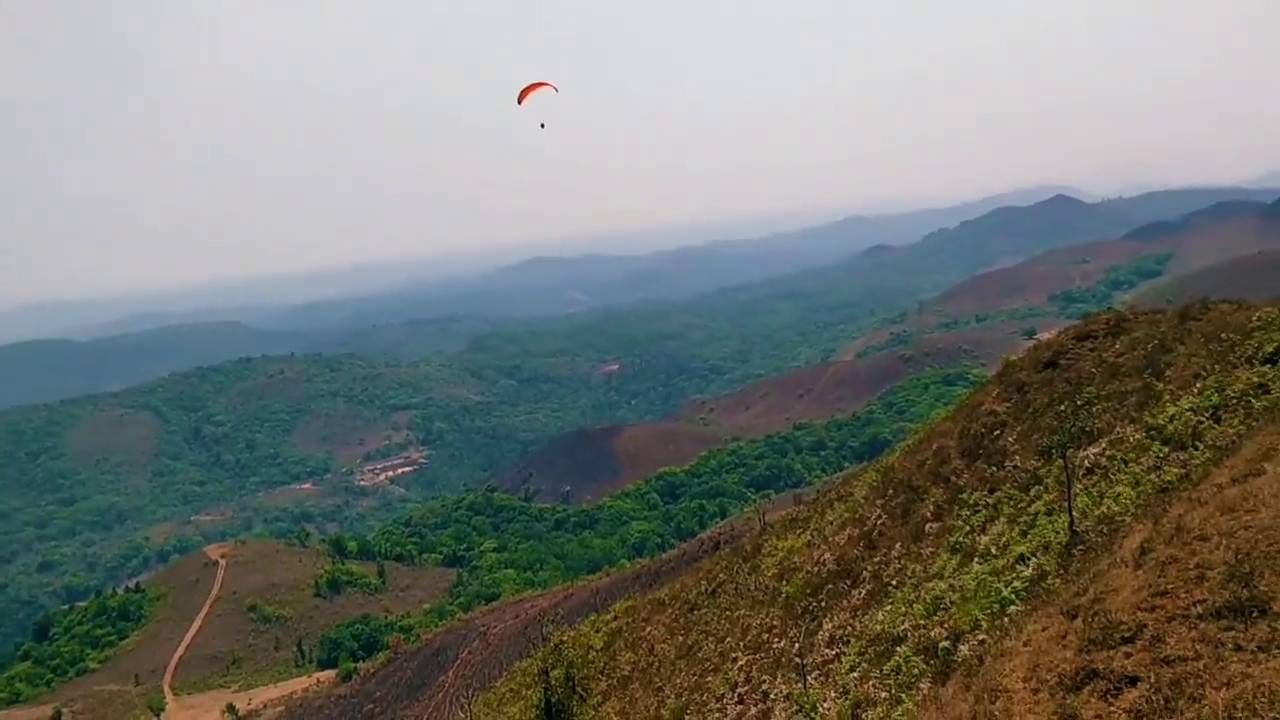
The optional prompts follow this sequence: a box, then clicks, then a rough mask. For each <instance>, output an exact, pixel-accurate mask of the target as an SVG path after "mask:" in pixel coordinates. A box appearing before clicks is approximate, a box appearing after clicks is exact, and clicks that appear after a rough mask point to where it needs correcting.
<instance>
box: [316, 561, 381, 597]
mask: <svg viewBox="0 0 1280 720" xmlns="http://www.w3.org/2000/svg"><path fill="white" fill-rule="evenodd" d="M314 585H315V587H314V590H313V592H314V594H315V596H316V597H318V598H325V599H326V600H331V599H333V598H335V597H337V596H338V595H341V594H342V593H344V592H346V591H347V590H356V591H358V592H362V593H366V594H368V595H377V594H378V593H380V592H382V591H384V590H386V589H387V570H386V565H384V564H382V562H381V561H379V563H378V571H377V574H374V573H370V572H368V571H365V570H361V569H360V568H358V567H356V566H355V565H352V564H350V563H346V562H341V561H339V562H331V563H329V564H328V565H326V566H325V568H324V569H323V570H321V571H320V574H319V575H317V576H316V579H315V583H314Z"/></svg>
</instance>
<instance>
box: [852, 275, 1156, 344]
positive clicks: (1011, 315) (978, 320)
mask: <svg viewBox="0 0 1280 720" xmlns="http://www.w3.org/2000/svg"><path fill="white" fill-rule="evenodd" d="M1172 258H1173V253H1156V254H1152V255H1143V256H1141V257H1139V258H1136V259H1134V260H1130V261H1129V262H1126V263H1120V264H1117V265H1115V266H1112V267H1110V268H1107V271H1106V273H1105V274H1104V275H1103V277H1102V279H1100V280H1098V281H1097V282H1096V283H1094V284H1092V285H1089V286H1087V287H1082V288H1071V289H1069V290H1063V291H1060V292H1057V293H1054V294H1053V295H1050V296H1049V302H1048V303H1047V304H1045V305H1041V306H1026V307H1018V308H1011V309H1008V310H1000V311H997V312H985V313H977V314H974V315H970V316H968V317H947V318H944V319H943V320H940V321H938V322H935V323H932V324H930V325H929V326H928V328H927V329H925V330H924V331H918V330H915V329H911V328H901V329H895V330H892V331H890V333H889V337H887V338H885V339H884V340H881V341H880V342H877V343H872V344H870V345H868V346H866V347H864V348H862V349H861V350H859V351H858V357H868V356H870V355H875V354H878V353H882V352H885V351H887V350H893V349H897V348H905V347H907V346H909V345H911V344H912V343H914V342H915V341H916V340H918V339H920V337H921V336H922V335H933V334H937V333H945V332H952V331H955V330H963V329H965V328H972V327H978V326H981V325H988V324H993V323H1003V322H1017V321H1024V320H1034V319H1038V318H1046V317H1060V318H1066V319H1070V320H1079V319H1080V318H1083V317H1085V316H1086V315H1089V314H1090V313H1095V312H1099V311H1102V310H1107V309H1110V308H1112V307H1115V303H1116V301H1117V300H1118V299H1119V296H1120V295H1121V294H1123V293H1126V292H1128V291H1130V290H1132V289H1134V288H1136V287H1137V286H1139V285H1141V284H1142V283H1145V282H1147V281H1149V280H1154V279H1156V278H1158V277H1160V276H1161V275H1163V274H1164V271H1165V267H1166V266H1167V265H1168V264H1169V260H1170V259H1172ZM906 320H907V316H906V314H899V315H896V316H894V317H892V318H887V319H886V320H885V321H884V322H883V323H882V326H889V327H891V326H893V325H896V324H900V323H904V322H906ZM1019 334H1020V335H1021V336H1022V337H1023V338H1025V339H1028V340H1029V339H1031V338H1034V337H1035V335H1036V329H1035V327H1034V326H1032V325H1027V326H1025V327H1023V328H1022V329H1021V330H1020V331H1019Z"/></svg>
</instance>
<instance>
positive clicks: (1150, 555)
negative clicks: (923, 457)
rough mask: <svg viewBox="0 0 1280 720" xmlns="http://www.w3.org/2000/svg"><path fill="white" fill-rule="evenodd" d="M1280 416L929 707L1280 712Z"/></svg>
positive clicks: (1024, 712)
mask: <svg viewBox="0 0 1280 720" xmlns="http://www.w3.org/2000/svg"><path fill="white" fill-rule="evenodd" d="M1278 462H1280V425H1277V424H1272V425H1270V426H1269V427H1268V428H1266V429H1265V430H1264V431H1263V432H1260V433H1258V434H1256V435H1254V436H1252V437H1250V438H1249V440H1248V441H1247V442H1246V443H1245V444H1244V445H1243V446H1242V447H1241V448H1240V450H1238V451H1237V452H1236V453H1235V455H1234V456H1232V457H1231V458H1230V459H1229V460H1228V461H1227V462H1226V463H1224V464H1223V465H1221V466H1219V467H1218V468H1217V469H1216V470H1215V471H1214V472H1213V473H1212V474H1211V475H1210V476H1209V477H1208V478H1206V480H1205V481H1203V482H1201V483H1200V484H1199V485H1198V486H1196V487H1195V488H1194V489H1192V490H1190V491H1188V492H1186V493H1180V494H1177V495H1174V496H1173V497H1172V498H1171V502H1169V503H1167V504H1164V505H1162V506H1159V507H1157V508H1156V510H1155V512H1152V513H1151V514H1149V515H1147V516H1146V517H1144V518H1141V519H1140V520H1138V521H1137V522H1135V523H1133V524H1132V525H1131V526H1130V527H1129V528H1128V529H1127V530H1126V531H1124V532H1123V533H1122V534H1121V535H1120V536H1119V537H1118V539H1117V540H1116V541H1115V542H1114V543H1112V544H1111V545H1110V546H1109V547H1103V548H1099V550H1100V551H1099V552H1098V553H1096V554H1095V555H1093V556H1091V557H1088V558H1087V559H1086V560H1085V561H1084V562H1082V563H1081V564H1080V567H1079V569H1078V570H1077V571H1076V572H1074V573H1072V576H1071V577H1069V578H1067V579H1066V580H1065V581H1064V582H1063V583H1062V585H1061V586H1059V587H1058V588H1056V589H1054V590H1053V591H1051V592H1049V593H1047V594H1046V595H1045V596H1044V597H1043V598H1042V599H1041V600H1040V601H1039V602H1036V603H1033V604H1030V605H1029V607H1028V608H1027V613H1026V615H1025V616H1024V617H1022V618H1020V619H1019V620H1018V621H1017V623H1016V624H1015V625H1014V627H1013V628H1012V631H1011V632H1010V633H1009V634H1008V635H1007V636H1006V637H1004V638H1002V639H1001V640H1000V641H999V642H998V643H996V644H995V645H994V646H993V648H992V652H991V654H990V656H989V659H987V660H986V661H985V662H984V663H983V664H982V665H981V666H980V667H978V668H977V669H976V670H974V671H972V672H961V673H957V674H956V675H955V676H953V677H952V679H951V680H950V681H949V682H948V683H947V684H946V685H944V686H942V687H940V688H939V689H938V691H937V692H936V693H929V694H928V695H926V697H925V698H924V700H923V702H922V707H921V717H924V718H939V719H941V718H970V717H984V716H985V717H1013V716H1018V715H1021V716H1029V717H1077V718H1099V719H1101V718H1115V717H1130V718H1168V717H1218V718H1233V719H1239V720H1246V719H1249V718H1270V717H1276V715H1277V714H1280V682H1278V681H1277V680H1278V679H1280V663H1277V660H1276V656H1275V652H1274V647H1275V638H1276V637H1277V634H1278V633H1280V613H1277V604H1276V594H1275V588H1276V587H1277V581H1278V580H1280V566H1278V561H1280V554H1277V551H1280V506H1278V503H1280V492H1277V491H1278V490H1280V464H1277V463H1278Z"/></svg>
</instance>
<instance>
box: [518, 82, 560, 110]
mask: <svg viewBox="0 0 1280 720" xmlns="http://www.w3.org/2000/svg"><path fill="white" fill-rule="evenodd" d="M542 88H551V89H552V90H555V91H556V92H557V93H558V92H560V88H558V87H556V86H555V85H552V84H551V83H549V82H542V81H539V82H535V83H529V84H528V85H525V86H524V87H523V88H520V94H519V95H516V104H517V105H523V104H524V100H525V98H527V97H529V96H530V95H532V94H533V93H535V92H537V91H539V90H541V89H542Z"/></svg>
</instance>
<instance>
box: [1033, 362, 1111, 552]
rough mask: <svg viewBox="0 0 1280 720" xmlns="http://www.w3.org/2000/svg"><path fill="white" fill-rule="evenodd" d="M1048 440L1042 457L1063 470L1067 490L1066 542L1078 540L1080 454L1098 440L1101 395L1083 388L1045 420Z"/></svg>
mask: <svg viewBox="0 0 1280 720" xmlns="http://www.w3.org/2000/svg"><path fill="white" fill-rule="evenodd" d="M1046 422H1047V423H1048V426H1049V434H1048V437H1046V438H1045V441H1044V443H1043V444H1042V445H1041V448H1040V454H1041V457H1043V458H1045V459H1047V460H1050V461H1052V462H1055V463H1057V464H1058V465H1059V467H1060V468H1061V470H1062V480H1063V485H1064V486H1065V488H1066V504H1067V539H1068V542H1072V543H1074V542H1075V541H1076V540H1078V539H1079V534H1080V533H1079V529H1078V528H1077V526H1076V482H1077V481H1078V480H1079V476H1080V453H1081V452H1082V451H1084V450H1085V449H1086V448H1087V447H1088V446H1089V445H1091V444H1092V443H1093V442H1094V441H1095V440H1096V439H1097V437H1098V396H1097V393H1096V391H1095V390H1094V389H1093V388H1092V387H1088V386H1086V387H1083V388H1081V389H1080V391H1079V392H1077V393H1076V394H1075V395H1074V396H1072V397H1071V398H1069V399H1068V400H1067V401H1066V402H1064V403H1062V404H1060V405H1058V406H1057V407H1056V408H1054V409H1053V410H1052V411H1051V412H1050V413H1049V414H1048V416H1047V417H1046Z"/></svg>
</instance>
